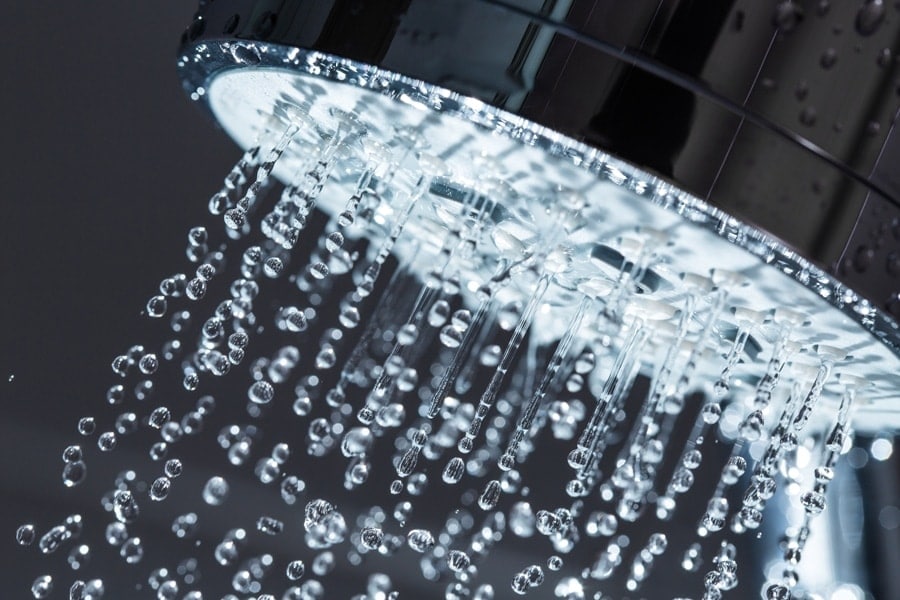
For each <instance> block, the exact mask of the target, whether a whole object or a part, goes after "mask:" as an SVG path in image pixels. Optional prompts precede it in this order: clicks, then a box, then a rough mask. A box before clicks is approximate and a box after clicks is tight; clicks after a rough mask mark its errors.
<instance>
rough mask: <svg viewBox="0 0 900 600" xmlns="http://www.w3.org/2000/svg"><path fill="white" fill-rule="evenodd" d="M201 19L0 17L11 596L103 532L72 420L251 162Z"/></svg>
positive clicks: (887, 514) (880, 585) (3, 380)
mask: <svg viewBox="0 0 900 600" xmlns="http://www.w3.org/2000/svg"><path fill="white" fill-rule="evenodd" d="M193 10H194V6H193V3H192V2H167V3H140V2H116V1H112V0H96V1H95V2H91V3H50V2H46V1H44V0H35V1H31V2H6V3H3V4H2V5H0V19H2V22H3V23H5V24H6V25H7V27H6V28H5V32H4V35H3V36H2V38H0V48H2V51H0V73H2V74H3V85H2V87H0V90H2V91H0V104H2V110H0V119H2V120H3V123H2V128H0V131H2V136H3V137H2V153H3V155H2V161H0V162H2V167H0V168H2V177H0V181H2V183H3V187H2V200H0V211H2V218H0V281H2V282H3V283H2V288H0V290H2V291H0V298H2V300H0V332H2V333H0V336H2V337H0V342H2V343H0V502H2V506H3V509H2V511H0V596H2V597H3V598H27V597H29V596H30V594H29V593H28V589H29V588H30V586H31V583H32V581H33V580H34V578H35V577H36V576H38V575H41V574H43V573H46V572H50V573H56V572H62V569H63V568H64V567H63V565H64V564H65V554H68V548H66V549H65V550H63V551H60V553H59V554H60V555H59V556H57V555H54V556H52V557H51V558H52V559H53V560H52V562H49V561H48V560H47V558H46V557H42V556H40V554H39V553H38V552H37V549H36V548H34V547H32V548H28V549H23V548H20V547H18V546H17V545H16V543H15V539H14V538H15V530H16V527H17V526H18V525H19V524H21V523H24V522H31V523H34V524H35V525H36V526H37V529H38V532H39V533H41V532H43V531H45V530H46V529H48V528H49V527H51V526H53V525H56V524H58V523H60V522H62V521H63V520H64V519H65V517H66V516H67V515H69V514H71V513H75V512H78V513H81V514H83V515H84V516H85V518H86V519H87V518H89V517H91V516H93V517H94V518H93V521H94V527H95V528H96V527H97V525H98V523H97V519H101V520H102V521H101V522H106V521H105V520H107V519H108V517H107V516H105V515H104V514H103V512H102V510H101V508H100V506H99V502H97V501H96V499H97V498H98V497H99V496H98V494H96V493H94V495H93V496H91V494H90V493H86V492H85V490H83V489H81V488H76V489H75V490H68V489H65V488H63V486H62V485H61V482H60V478H59V473H60V471H61V469H62V464H63V463H62V461H61V459H60V454H61V452H62V450H63V448H65V447H66V446H67V445H69V444H72V443H81V444H82V446H83V447H85V448H86V451H87V452H88V453H89V457H88V464H89V467H91V468H93V465H94V464H97V470H96V472H95V471H93V470H92V471H91V473H90V475H89V481H90V482H91V484H90V485H93V486H94V487H93V488H92V489H94V490H95V491H96V490H100V491H101V492H102V490H103V489H105V488H104V486H107V487H108V485H107V484H108V482H109V481H110V480H111V479H112V477H114V475H115V471H116V470H115V468H114V467H113V466H110V465H107V466H106V467H104V466H102V464H101V463H100V461H94V462H92V461H91V460H90V458H91V456H95V455H96V454H97V452H96V449H95V448H94V447H93V446H94V443H95V438H89V439H84V438H80V436H78V434H77V432H76V429H75V424H76V422H77V420H78V419H79V418H80V417H82V416H85V415H94V416H97V417H98V421H99V420H100V419H101V418H105V420H106V425H107V426H108V425H109V422H110V420H111V419H110V416H111V415H112V414H113V413H112V411H111V410H110V407H109V406H107V403H106V399H105V394H106V390H107V388H108V386H109V385H110V384H111V383H112V374H111V373H110V368H109V363H110V360H111V359H112V357H114V356H115V355H117V354H120V353H122V352H123V351H124V350H125V349H127V348H128V346H130V345H132V344H134V343H139V342H140V343H146V344H148V345H149V342H151V341H153V340H155V339H156V340H160V339H161V338H160V337H159V336H160V333H159V332H158V331H156V330H154V329H153V328H151V327H149V325H150V324H149V323H148V322H147V319H143V318H141V312H142V310H143V307H144V305H145V303H146V300H147V298H148V297H149V296H150V295H152V294H153V293H155V290H156V286H157V282H158V281H159V280H160V279H161V278H162V277H165V276H167V275H169V274H171V273H172V272H175V271H177V270H181V269H183V268H185V267H186V260H185V258H184V239H185V238H184V236H185V233H186V232H187V230H188V229H189V228H190V227H192V226H193V225H196V224H198V223H200V222H203V221H204V218H205V216H206V201H207V199H208V197H209V195H210V194H211V193H212V192H213V191H214V190H216V189H217V188H218V186H219V185H220V182H221V180H222V178H223V176H224V175H225V174H226V172H227V169H228V168H229V167H230V165H231V164H232V163H233V162H234V161H235V160H236V159H237V158H238V157H239V151H238V149H237V148H236V147H235V146H234V145H233V144H232V143H231V142H230V140H228V139H227V138H226V136H225V135H224V134H223V133H222V132H221V131H219V130H218V129H217V128H216V127H215V126H214V124H213V123H211V121H210V120H209V119H207V118H206V117H205V116H204V115H202V114H201V113H200V112H199V111H198V110H197V109H196V108H195V107H194V106H192V104H191V103H190V102H189V101H188V100H187V98H186V97H185V95H184V94H183V92H182V89H181V86H180V84H179V81H178V78H177V76H176V71H175V49H176V46H177V42H178V37H179V35H180V33H181V31H182V29H183V28H184V26H185V25H186V24H187V23H189V21H190V17H191V15H192V13H193ZM156 329H159V328H156ZM241 393H243V392H241ZM242 402H243V401H242ZM238 408H241V407H238ZM101 430H102V429H101ZM870 443H871V440H861V441H860V444H861V445H862V446H863V447H864V448H868V447H869V444H870ZM864 455H866V456H864ZM126 456H127V455H126ZM217 460H218V461H219V462H222V459H221V457H218V459H217ZM123 461H124V458H123ZM106 462H107V463H109V462H110V461H106ZM851 462H854V461H851ZM854 464H857V465H858V466H860V467H863V466H864V467H865V468H864V469H861V470H859V471H857V474H858V478H855V477H853V476H852V474H851V475H849V476H850V481H851V483H850V484H848V485H850V488H849V491H848V493H850V494H852V497H853V498H855V499H856V501H858V502H861V503H863V504H864V505H865V506H866V510H865V513H866V514H867V515H868V516H869V518H867V519H866V520H865V521H864V522H863V523H862V524H859V523H858V522H857V523H855V524H851V528H852V529H854V531H856V532H857V533H859V532H862V533H864V534H865V537H864V538H860V541H859V544H858V545H857V546H856V547H855V548H853V558H852V561H851V562H852V563H853V564H854V565H856V566H858V567H859V568H860V569H861V570H862V572H861V573H860V574H859V583H860V584H861V585H867V586H870V587H871V589H872V590H873V597H875V598H885V599H888V598H900V576H898V573H897V572H896V565H897V564H900V555H898V546H900V542H898V539H900V529H898V521H900V516H898V514H900V511H898V509H897V505H898V504H900V501H898V498H900V487H898V481H900V468H898V460H897V456H896V453H895V454H894V455H893V456H888V457H886V460H873V459H872V458H871V457H870V456H868V453H866V452H863V454H857V455H856V459H855V462H854ZM103 469H106V471H104V470H103ZM337 473H338V472H336V473H335V477H338V475H337ZM848 473H852V470H850V469H848ZM854 486H855V487H854ZM76 492H77V493H76ZM250 493H252V489H251V490H250V492H248V494H250ZM248 497H249V496H248ZM829 510H830V509H829ZM224 528H225V527H221V526H220V527H212V526H211V529H213V530H216V531H219V532H221V531H223V530H224ZM838 541H839V540H838ZM813 543H814V541H813ZM209 551H211V550H209V549H208V552H209ZM95 566H96V565H95ZM119 568H125V566H124V565H122V566H121V567H119V566H118V565H117V566H116V569H119ZM140 568H141V571H142V572H143V571H146V570H149V568H150V565H146V564H145V565H142V566H141V567H140ZM107 571H109V569H107ZM102 572H104V571H103V569H102V566H100V567H97V569H96V570H95V571H94V573H96V574H100V573H102ZM96 574H95V575H93V576H97V575H96ZM677 575H678V574H677V573H673V574H672V575H671V576H673V577H677ZM78 576H79V577H82V575H78ZM129 577H132V578H134V576H129ZM73 578H74V574H72V573H67V574H66V578H63V579H61V580H60V581H58V582H57V589H56V591H55V593H54V594H53V596H52V597H55V598H62V597H65V591H66V590H67V588H68V583H67V582H68V581H71V579H73ZM659 581H660V582H661V583H664V582H665V577H664V576H663V577H662V579H660V580H659ZM437 589H438V588H434V591H435V594H436V595H435V596H434V597H437V594H438V592H437ZM662 589H665V588H664V587H663V588H662ZM359 591H361V590H359ZM541 591H543V592H545V593H549V589H546V588H545V589H544V590H541ZM645 594H646V597H650V598H654V597H668V596H666V595H665V594H664V593H663V592H662V591H659V589H657V591H656V592H654V591H652V590H651V591H646V592H645ZM657 594H660V595H657ZM754 594H755V588H754V590H753V592H752V593H750V592H748V594H747V595H746V596H745V595H743V594H737V595H735V597H751V596H753V595H754ZM114 597H115V596H114ZM327 597H329V598H330V597H348V595H341V594H340V593H336V594H334V595H332V594H328V595H327Z"/></svg>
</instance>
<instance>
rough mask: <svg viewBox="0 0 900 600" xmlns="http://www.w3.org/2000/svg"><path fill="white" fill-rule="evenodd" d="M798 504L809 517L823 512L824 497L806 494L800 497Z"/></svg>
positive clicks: (815, 493) (812, 493)
mask: <svg viewBox="0 0 900 600" xmlns="http://www.w3.org/2000/svg"><path fill="white" fill-rule="evenodd" d="M800 503H801V504H802V505H803V508H804V509H806V512H807V513H809V514H810V515H817V514H819V513H820V512H822V511H823V510H825V495H824V494H821V493H819V492H806V493H805V494H803V495H802V496H800Z"/></svg>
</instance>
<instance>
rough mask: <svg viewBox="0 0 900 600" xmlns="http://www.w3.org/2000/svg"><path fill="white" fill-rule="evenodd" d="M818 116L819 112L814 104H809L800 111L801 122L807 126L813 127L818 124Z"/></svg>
mask: <svg viewBox="0 0 900 600" xmlns="http://www.w3.org/2000/svg"><path fill="white" fill-rule="evenodd" d="M817 117H818V113H817V112H816V109H815V107H814V106H807V107H805V108H804V109H803V110H801V111H800V117H799V119H800V123H802V124H803V125H806V126H807V127H812V126H813V125H815V124H816V118H817Z"/></svg>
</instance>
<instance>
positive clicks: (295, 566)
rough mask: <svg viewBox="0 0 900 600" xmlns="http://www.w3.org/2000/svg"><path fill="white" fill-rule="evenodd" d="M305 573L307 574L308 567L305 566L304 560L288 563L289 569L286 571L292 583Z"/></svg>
mask: <svg viewBox="0 0 900 600" xmlns="http://www.w3.org/2000/svg"><path fill="white" fill-rule="evenodd" d="M304 573H306V565H304V564H303V561H302V560H292V561H291V562H289V563H288V565H287V569H286V570H285V574H286V575H287V578H288V579H290V580H291V581H297V580H298V579H300V578H301V577H303V574H304Z"/></svg>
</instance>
